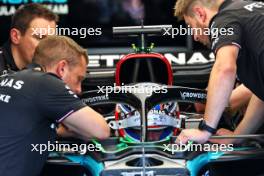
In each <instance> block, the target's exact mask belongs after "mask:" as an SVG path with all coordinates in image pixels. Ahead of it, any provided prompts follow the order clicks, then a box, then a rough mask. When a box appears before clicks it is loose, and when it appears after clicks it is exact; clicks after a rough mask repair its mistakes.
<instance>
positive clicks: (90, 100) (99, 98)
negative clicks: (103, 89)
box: [83, 94, 109, 103]
mask: <svg viewBox="0 0 264 176" xmlns="http://www.w3.org/2000/svg"><path fill="white" fill-rule="evenodd" d="M105 100H109V97H108V95H107V94H106V95H101V96H95V97H90V98H85V99H83V102H84V103H96V102H100V101H105Z"/></svg>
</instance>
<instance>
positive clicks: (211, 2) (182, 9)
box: [174, 0, 220, 20]
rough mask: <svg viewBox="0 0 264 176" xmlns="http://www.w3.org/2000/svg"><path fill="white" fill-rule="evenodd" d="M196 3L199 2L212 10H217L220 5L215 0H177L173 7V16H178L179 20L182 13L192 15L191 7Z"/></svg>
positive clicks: (181, 17)
mask: <svg viewBox="0 0 264 176" xmlns="http://www.w3.org/2000/svg"><path fill="white" fill-rule="evenodd" d="M196 4H201V5H202V6H204V7H207V8H209V9H213V10H217V9H218V8H219V6H220V4H219V2H218V1H217V0H177V1H176V4H175V7H174V16H176V17H178V19H179V20H182V19H183V16H184V15H187V16H191V17H193V16H194V13H193V12H192V7H193V6H194V5H196Z"/></svg>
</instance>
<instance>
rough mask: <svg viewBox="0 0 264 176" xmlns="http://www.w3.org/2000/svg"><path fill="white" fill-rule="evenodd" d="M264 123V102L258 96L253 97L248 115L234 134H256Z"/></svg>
mask: <svg viewBox="0 0 264 176" xmlns="http://www.w3.org/2000/svg"><path fill="white" fill-rule="evenodd" d="M263 122H264V102H263V101H262V100H260V99H259V98H258V97H257V96H256V95H253V96H252V98H251V99H250V102H249V105H248V108H247V111H246V114H245V116H244V118H243V120H242V121H241V122H240V124H239V125H238V127H237V128H236V130H235V131H234V134H235V135H239V134H250V133H254V132H256V131H257V129H258V128H259V127H260V126H261V125H262V124H263Z"/></svg>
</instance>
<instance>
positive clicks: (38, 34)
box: [0, 4, 59, 75]
mask: <svg viewBox="0 0 264 176" xmlns="http://www.w3.org/2000/svg"><path fill="white" fill-rule="evenodd" d="M58 19H59V18H58V16H57V15H56V14H54V13H53V12H51V11H50V10H48V9H47V8H45V7H44V6H42V5H40V4H27V5H24V6H21V7H20V8H19V9H18V10H17V11H16V13H15V14H14V16H13V17H12V21H11V29H10V33H9V40H8V41H7V42H6V43H5V44H4V45H3V46H2V48H0V75H2V74H5V73H7V72H10V71H18V70H21V69H23V68H25V67H26V66H27V65H28V64H30V63H31V61H32V57H33V53H34V51H35V48H36V46H37V45H38V43H39V41H40V40H42V39H44V38H45V37H46V36H47V35H48V29H49V28H50V31H52V30H51V29H54V30H55V28H56V23H57V22H58ZM51 34H52V33H51V32H50V34H49V35H51Z"/></svg>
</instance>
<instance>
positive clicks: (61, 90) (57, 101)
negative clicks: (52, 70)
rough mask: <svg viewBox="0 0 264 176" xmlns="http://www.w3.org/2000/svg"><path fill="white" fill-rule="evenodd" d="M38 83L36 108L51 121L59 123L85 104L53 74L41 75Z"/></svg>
mask: <svg viewBox="0 0 264 176" xmlns="http://www.w3.org/2000/svg"><path fill="white" fill-rule="evenodd" d="M38 84H39V86H38V90H37V92H38V93H37V95H36V98H37V100H36V101H37V108H38V110H39V111H40V113H41V114H42V115H43V116H45V117H47V118H48V119H50V120H52V121H56V122H57V123H60V122H62V121H63V120H64V119H65V118H67V117H68V116H69V115H71V114H72V113H74V112H76V111H78V110H79V109H81V108H83V107H85V106H86V105H85V103H83V102H82V101H81V100H80V98H79V97H78V96H77V95H76V94H75V93H73V92H72V91H71V90H70V88H69V87H68V86H67V85H66V84H65V83H64V82H63V81H62V80H60V79H59V78H57V77H56V76H54V75H50V74H45V75H43V76H42V77H41V79H40V80H39V81H38Z"/></svg>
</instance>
